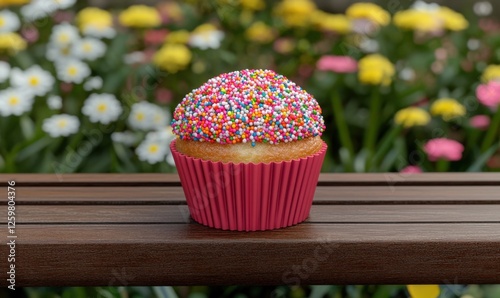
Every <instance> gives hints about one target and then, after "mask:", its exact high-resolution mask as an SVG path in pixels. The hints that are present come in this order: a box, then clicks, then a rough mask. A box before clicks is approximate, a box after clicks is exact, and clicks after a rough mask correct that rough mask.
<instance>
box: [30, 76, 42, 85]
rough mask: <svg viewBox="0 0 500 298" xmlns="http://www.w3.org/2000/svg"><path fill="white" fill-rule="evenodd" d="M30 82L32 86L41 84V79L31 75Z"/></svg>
mask: <svg viewBox="0 0 500 298" xmlns="http://www.w3.org/2000/svg"><path fill="white" fill-rule="evenodd" d="M29 84H30V85H31V86H32V87H36V86H38V85H39V84H40V79H39V78H37V77H35V76H32V77H30V79H29Z"/></svg>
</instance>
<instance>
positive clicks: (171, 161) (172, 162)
mask: <svg viewBox="0 0 500 298" xmlns="http://www.w3.org/2000/svg"><path fill="white" fill-rule="evenodd" d="M166 161H167V163H168V164H169V165H171V166H172V167H175V160H174V155H173V154H167V158H166Z"/></svg>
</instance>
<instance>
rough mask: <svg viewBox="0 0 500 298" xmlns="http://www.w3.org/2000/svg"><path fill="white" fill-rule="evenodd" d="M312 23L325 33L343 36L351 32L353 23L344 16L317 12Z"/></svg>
mask: <svg viewBox="0 0 500 298" xmlns="http://www.w3.org/2000/svg"><path fill="white" fill-rule="evenodd" d="M311 22H312V23H313V24H314V25H315V26H316V27H318V28H319V29H320V30H324V31H333V32H337V33H341V34H345V33H349V32H350V31H351V22H350V21H349V19H348V18H347V17H346V16H345V15H342V14H331V13H326V12H324V11H321V10H316V11H315V12H314V14H313V15H312V18H311Z"/></svg>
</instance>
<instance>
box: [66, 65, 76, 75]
mask: <svg viewBox="0 0 500 298" xmlns="http://www.w3.org/2000/svg"><path fill="white" fill-rule="evenodd" d="M77 73H78V69H77V68H76V67H75V66H70V67H68V74H69V75H70V76H72V77H74V76H76V74H77Z"/></svg>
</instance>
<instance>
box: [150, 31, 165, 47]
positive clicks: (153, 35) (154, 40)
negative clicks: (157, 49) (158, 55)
mask: <svg viewBox="0 0 500 298" xmlns="http://www.w3.org/2000/svg"><path fill="white" fill-rule="evenodd" d="M167 34H168V30H166V29H158V30H148V31H146V33H145V34H144V43H145V44H146V45H151V46H154V45H159V44H162V43H163V42H164V41H165V37H166V36H167Z"/></svg>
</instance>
